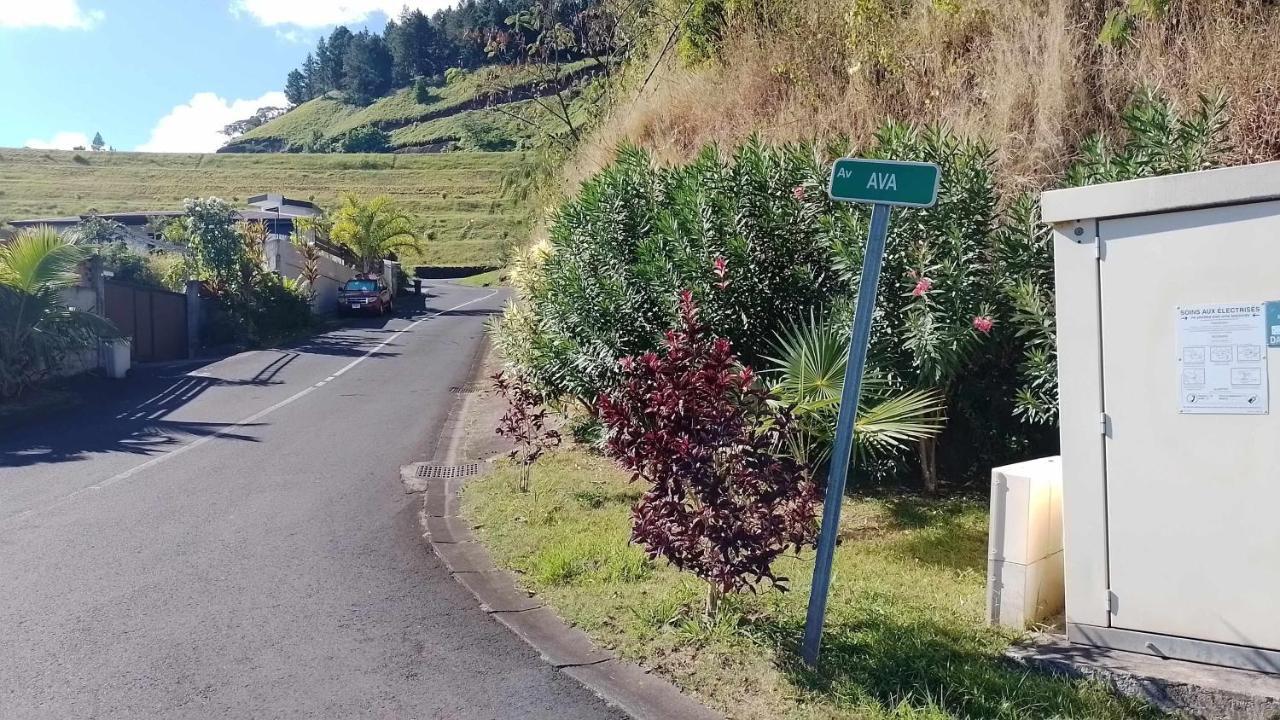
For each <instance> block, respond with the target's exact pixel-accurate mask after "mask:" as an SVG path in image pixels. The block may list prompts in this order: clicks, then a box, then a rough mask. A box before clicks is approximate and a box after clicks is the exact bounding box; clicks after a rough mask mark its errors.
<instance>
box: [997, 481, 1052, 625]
mask: <svg viewBox="0 0 1280 720" xmlns="http://www.w3.org/2000/svg"><path fill="white" fill-rule="evenodd" d="M1062 547H1063V545H1062V464H1061V462H1060V460H1059V458H1057V457H1049V458H1040V459H1038V460H1028V461H1027V462H1021V463H1017V464H1016V465H1006V466H1004V467H998V468H994V469H992V471H991V534H990V536H989V543H988V552H987V622H989V623H991V624H992V625H1002V626H1004V627H1011V628H1014V629H1016V630H1022V629H1025V628H1027V627H1028V626H1030V625H1033V624H1034V623H1037V622H1040V621H1043V620H1048V619H1050V618H1052V617H1053V616H1054V615H1056V614H1058V613H1059V612H1061V611H1062V609H1063V601H1064V592H1063V585H1062V571H1063V565H1062V561H1063V553H1062Z"/></svg>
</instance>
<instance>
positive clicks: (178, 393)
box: [0, 353, 297, 468]
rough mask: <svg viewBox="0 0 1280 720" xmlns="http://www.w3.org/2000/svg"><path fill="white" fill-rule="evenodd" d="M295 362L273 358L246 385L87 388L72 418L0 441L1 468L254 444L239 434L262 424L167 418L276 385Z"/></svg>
mask: <svg viewBox="0 0 1280 720" xmlns="http://www.w3.org/2000/svg"><path fill="white" fill-rule="evenodd" d="M296 357H297V354H296V353H290V354H285V355H282V356H280V357H278V358H274V359H273V360H272V361H271V362H270V363H268V364H267V366H265V367H264V368H263V369H262V370H261V371H259V372H258V373H257V374H256V375H254V376H253V377H252V378H249V379H247V380H223V379H220V378H212V377H200V376H195V375H182V376H178V377H173V376H171V375H170V376H159V375H153V376H149V377H144V378H137V379H135V380H134V381H131V382H130V383H129V384H128V385H125V386H119V385H112V384H110V383H106V382H102V381H99V382H94V383H92V384H86V385H85V387H83V388H81V390H80V392H81V394H83V395H84V396H85V402H84V404H82V405H81V406H80V407H79V408H77V409H76V410H74V411H73V412H71V413H68V414H66V415H63V416H61V417H58V418H54V419H51V420H50V421H49V422H44V423H39V424H36V425H32V426H29V427H26V428H22V429H19V430H17V431H15V432H13V433H12V434H11V435H10V436H9V437H5V438H3V439H0V468H3V467H24V466H28V465H38V464H43V463H64V462H71V461H75V460H82V459H85V458H86V457H87V456H89V455H92V454H97V453H116V452H123V453H129V454H133V455H154V454H156V453H160V452H164V451H165V450H167V449H169V448H170V446H172V445H175V444H177V443H180V442H182V440H183V439H192V438H201V437H206V436H209V435H215V434H220V436H221V437H224V438H227V439H229V440H241V441H245V442H257V438H255V437H254V436H253V435H249V434H245V433H243V432H239V429H240V428H254V427H258V426H260V425H261V423H253V424H249V425H241V426H239V428H237V431H236V432H228V431H227V428H229V427H231V426H232V425H233V423H220V422H193V421H186V420H174V419H171V418H170V415H172V414H173V413H174V412H175V411H176V410H178V409H179V408H181V407H183V406H184V405H186V404H187V403H189V402H191V401H192V400H194V399H195V398H197V397H199V396H200V395H202V394H204V393H205V392H207V391H208V390H209V389H210V388H214V387H219V386H265V385H275V384H279V381H277V380H275V379H274V378H275V376H276V374H278V373H279V372H280V370H281V369H283V368H284V367H285V366H286V365H288V364H289V363H290V362H292V361H293V359H294V358H296Z"/></svg>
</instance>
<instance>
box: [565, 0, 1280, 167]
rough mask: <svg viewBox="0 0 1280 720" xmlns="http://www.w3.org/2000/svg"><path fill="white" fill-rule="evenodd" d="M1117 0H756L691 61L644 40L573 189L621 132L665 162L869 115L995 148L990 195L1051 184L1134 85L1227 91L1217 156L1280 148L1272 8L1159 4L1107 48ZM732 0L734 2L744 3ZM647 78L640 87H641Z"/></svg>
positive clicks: (1208, 0)
mask: <svg viewBox="0 0 1280 720" xmlns="http://www.w3.org/2000/svg"><path fill="white" fill-rule="evenodd" d="M1125 4H1126V2H1125V0H834V1H833V0H788V1H787V2H782V1H781V0H759V2H757V3H755V4H754V5H753V7H754V6H761V7H763V8H764V12H757V13H748V12H742V13H738V14H737V15H732V14H731V16H730V18H729V19H728V21H727V22H728V26H727V28H726V30H725V31H724V32H723V33H722V36H723V38H724V40H723V41H722V42H721V44H720V45H719V46H718V49H717V52H716V54H715V57H714V58H713V59H712V60H710V61H708V62H706V63H704V64H702V65H699V66H694V67H690V66H687V65H685V64H684V63H683V62H682V61H681V60H679V59H678V58H675V57H673V56H672V53H667V54H666V55H665V56H663V59H662V60H658V59H657V58H658V56H659V55H661V49H662V43H661V42H655V44H654V47H653V49H652V50H651V51H650V52H649V54H648V56H647V57H644V58H642V59H641V58H639V57H637V59H635V60H633V62H632V65H633V67H632V68H631V69H630V75H629V76H628V77H630V78H631V80H630V87H629V92H628V93H624V94H623V95H622V98H623V99H622V100H621V101H620V102H618V103H617V104H616V105H615V107H613V108H612V109H611V110H610V112H609V113H608V115H607V117H606V118H605V119H604V121H603V122H602V123H601V124H600V125H599V127H598V128H597V130H596V132H595V134H594V135H593V136H592V137H591V138H590V140H589V141H588V142H587V143H586V144H585V146H584V147H583V148H582V151H581V152H580V153H579V157H578V160H577V162H576V163H575V164H574V166H573V167H571V168H570V169H569V171H568V173H567V178H568V180H569V181H570V182H576V181H577V180H579V179H581V178H582V177H585V176H586V175H588V174H590V173H592V172H594V171H595V170H596V169H598V168H599V167H601V166H602V165H603V164H605V163H607V162H608V160H609V158H610V157H611V153H612V151H613V150H614V148H616V146H617V145H618V144H619V143H620V142H622V141H631V142H633V143H636V144H638V145H640V146H641V147H644V148H646V149H649V150H651V151H652V152H654V153H655V155H656V157H658V158H659V159H660V160H663V161H667V162H674V161H681V160H687V159H689V158H691V157H692V156H693V155H694V154H696V152H697V151H698V149H699V148H701V147H703V146H704V145H705V144H706V143H708V142H718V143H721V144H724V145H727V146H733V145H737V144H739V143H741V142H742V141H744V140H745V139H746V138H748V137H750V136H751V135H752V134H753V133H759V134H761V135H762V136H763V137H764V138H765V139H766V140H769V141H776V142H787V141H795V140H801V139H808V138H814V137H816V138H820V139H821V138H835V137H841V136H848V137H850V138H851V139H852V140H853V141H854V142H855V143H858V144H862V143H863V142H864V141H865V140H866V139H867V138H868V137H869V136H870V135H871V133H873V132H874V130H875V128H876V127H878V126H879V125H880V124H881V123H882V122H883V120H885V119H886V118H890V117H892V118H894V119H897V120H902V121H908V122H923V123H932V122H939V121H940V122H944V123H946V124H948V125H950V126H951V127H952V128H953V129H954V130H955V131H956V132H957V133H959V134H961V135H963V136H966V137H974V138H983V139H985V140H987V141H988V142H989V143H990V144H991V145H992V146H993V147H994V148H995V150H996V160H997V169H998V175H999V177H1000V179H1001V183H1002V184H1004V185H1008V186H1012V187H1011V188H1005V189H1023V188H1028V187H1031V188H1034V187H1041V186H1043V185H1045V184H1047V183H1049V182H1050V181H1051V179H1052V178H1054V177H1057V176H1058V174H1059V173H1061V171H1062V170H1063V169H1064V167H1065V166H1066V164H1067V163H1068V161H1069V159H1070V156H1071V154H1072V153H1073V152H1074V150H1075V148H1076V147H1078V145H1079V142H1080V140H1081V139H1082V138H1084V137H1085V136H1086V135H1088V134H1089V133H1091V132H1095V131H1099V130H1101V131H1111V130H1114V129H1115V128H1116V127H1117V126H1118V116H1119V112H1120V110H1121V109H1122V108H1123V107H1124V106H1125V104H1126V103H1127V102H1128V100H1129V98H1130V97H1131V96H1132V94H1133V93H1134V91H1135V90H1136V89H1138V88H1139V87H1141V86H1144V85H1148V86H1153V87H1156V88H1158V89H1159V90H1161V91H1162V92H1164V93H1166V94H1167V95H1169V96H1170V97H1171V98H1172V99H1173V100H1174V101H1175V102H1177V103H1179V104H1180V105H1183V106H1191V105H1194V103H1195V99H1196V97H1197V96H1198V95H1199V94H1200V93H1212V92H1215V91H1219V90H1221V91H1224V92H1226V94H1227V95H1228V96H1229V97H1231V98H1232V100H1233V108H1232V118H1233V120H1232V125H1231V129H1230V135H1231V144H1232V146H1233V147H1234V148H1235V151H1234V156H1233V157H1232V158H1231V161H1232V162H1258V161H1264V160H1272V159H1277V158H1280V122H1277V121H1278V120H1280V80H1278V79H1277V78H1280V53H1277V52H1275V44H1274V38H1276V37H1277V36H1280V7H1277V6H1275V5H1274V4H1272V3H1265V2H1258V1H1257V0H1169V2H1168V3H1167V5H1166V6H1165V9H1164V10H1163V11H1160V12H1158V13H1156V14H1154V15H1152V16H1151V17H1146V16H1144V17H1141V18H1139V19H1137V20H1135V21H1134V23H1133V26H1132V28H1131V30H1130V31H1129V32H1128V33H1127V34H1126V35H1125V36H1124V37H1123V38H1122V40H1121V41H1120V42H1118V43H1117V44H1114V45H1113V44H1106V43H1102V42H1100V41H1099V33H1100V31H1101V29H1102V25H1103V23H1104V21H1105V18H1106V15H1107V13H1108V11H1110V10H1114V9H1117V8H1119V7H1121V6H1123V5H1125ZM744 5H746V4H744ZM650 71H652V77H651V78H649V80H648V82H647V83H646V82H643V81H644V79H645V78H646V77H647V76H648V75H649V73H650Z"/></svg>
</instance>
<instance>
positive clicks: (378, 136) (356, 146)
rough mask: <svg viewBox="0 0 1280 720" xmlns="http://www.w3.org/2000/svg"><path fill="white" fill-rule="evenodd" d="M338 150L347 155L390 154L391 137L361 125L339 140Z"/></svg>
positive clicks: (384, 132) (374, 128)
mask: <svg viewBox="0 0 1280 720" xmlns="http://www.w3.org/2000/svg"><path fill="white" fill-rule="evenodd" d="M338 148H339V149H340V150H341V151H342V152H345V153H384V152H390V151H391V136H390V135H388V134H387V133H386V131H384V130H380V129H378V128H376V127H374V126H372V125H361V126H360V127H357V128H352V129H351V130H348V131H347V132H346V134H344V135H343V136H342V137H341V138H340V139H339V140H338Z"/></svg>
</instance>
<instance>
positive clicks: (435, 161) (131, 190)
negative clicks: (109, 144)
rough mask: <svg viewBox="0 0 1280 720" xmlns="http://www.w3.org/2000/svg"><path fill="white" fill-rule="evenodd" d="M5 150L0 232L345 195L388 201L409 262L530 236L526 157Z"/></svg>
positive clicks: (450, 261)
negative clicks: (417, 244)
mask: <svg viewBox="0 0 1280 720" xmlns="http://www.w3.org/2000/svg"><path fill="white" fill-rule="evenodd" d="M76 156H77V153H72V152H63V151H53V150H14V149H0V224H3V223H4V222H5V221H8V220H16V219H22V218H32V217H51V216H59V215H79V214H90V213H92V212H95V211H96V212H111V211H117V210H119V211H130V210H139V211H146V210H174V209H180V208H181V207H182V201H183V200H184V199H185V198H188V197H196V196H199V197H207V196H216V197H220V198H224V199H226V200H227V201H229V202H232V203H236V204H239V203H241V202H243V201H244V200H245V199H247V198H248V197H250V196H252V195H255V194H258V193H262V192H279V193H282V194H284V195H287V196H289V197H296V198H300V199H304V200H311V201H313V202H315V203H317V204H319V205H320V206H321V207H323V208H325V209H327V210H330V211H333V210H336V208H337V207H338V204H339V201H340V199H341V196H342V195H343V194H352V195H356V196H358V197H376V196H379V195H387V196H389V197H390V198H391V199H392V200H394V201H395V202H396V203H397V205H399V206H400V207H401V208H402V209H403V210H404V212H405V213H406V214H407V215H409V217H410V218H412V219H413V221H414V223H415V224H416V226H417V229H418V230H419V232H420V233H421V234H422V236H423V239H424V241H425V243H424V248H423V252H422V253H421V254H416V253H414V252H412V251H411V252H409V253H407V254H406V255H405V256H404V257H402V259H403V260H404V261H405V262H406V263H407V264H427V265H494V264H497V263H498V261H499V260H500V259H501V258H502V257H503V254H504V248H507V247H509V246H510V245H512V244H514V243H515V242H516V239H517V238H522V237H523V236H524V235H525V234H526V233H527V232H528V218H527V214H526V212H525V210H524V208H523V206H522V205H521V202H520V200H519V199H518V198H516V197H514V196H512V195H511V194H510V193H509V192H508V191H507V189H506V185H505V183H506V182H507V180H508V179H509V178H512V177H518V176H520V175H521V173H522V172H523V170H522V168H523V167H524V166H526V165H527V164H528V158H527V157H526V156H525V155H523V154H520V153H484V154H477V153H449V154H447V155H284V154H261V155H194V154H192V155H183V154H165V153H125V152H102V153H92V154H89V155H88V156H87V157H86V156H81V157H83V158H84V162H83V163H82V162H79V161H77V160H75V158H76Z"/></svg>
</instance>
